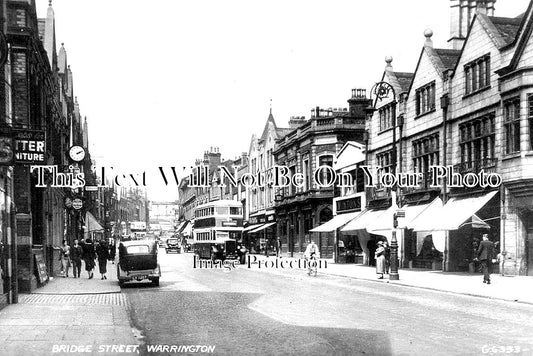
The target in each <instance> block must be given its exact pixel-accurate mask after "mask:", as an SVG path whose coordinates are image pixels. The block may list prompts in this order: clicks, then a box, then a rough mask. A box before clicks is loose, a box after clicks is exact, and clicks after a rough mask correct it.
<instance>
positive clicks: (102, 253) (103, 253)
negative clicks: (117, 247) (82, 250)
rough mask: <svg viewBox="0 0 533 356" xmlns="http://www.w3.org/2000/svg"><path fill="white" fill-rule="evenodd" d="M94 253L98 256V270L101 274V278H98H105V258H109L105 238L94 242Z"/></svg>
mask: <svg viewBox="0 0 533 356" xmlns="http://www.w3.org/2000/svg"><path fill="white" fill-rule="evenodd" d="M96 255H97V256H98V270H99V271H100V274H101V275H102V278H100V279H107V277H106V275H105V274H106V273H107V260H108V259H109V248H108V247H107V243H106V241H105V240H100V242H98V243H97V244H96Z"/></svg>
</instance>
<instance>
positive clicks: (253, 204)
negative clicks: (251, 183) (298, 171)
mask: <svg viewBox="0 0 533 356" xmlns="http://www.w3.org/2000/svg"><path fill="white" fill-rule="evenodd" d="M289 130H290V129H287V128H281V127H278V126H277V125H276V121H275V120H274V116H273V115H272V109H270V113H269V115H268V118H267V121H266V123H265V126H264V128H263V132H262V133H261V136H259V137H258V136H256V135H253V136H252V139H251V142H250V151H249V160H250V164H249V165H248V173H251V174H253V175H263V176H265V177H267V176H268V175H269V174H271V172H272V169H273V167H274V165H275V160H274V155H273V152H274V149H275V145H276V141H277V140H278V139H280V138H281V137H282V136H283V135H284V134H285V133H287V132H288V131H289ZM246 206H247V209H246V210H247V214H246V219H247V221H248V224H247V225H246V227H245V228H244V229H245V235H246V242H245V243H246V246H247V248H248V249H249V250H250V251H252V252H255V253H265V254H268V253H271V254H272V253H276V252H277V250H278V249H279V242H278V239H277V234H276V232H277V230H276V214H275V213H276V212H275V189H274V188H273V187H272V186H270V185H266V186H264V185H263V186H259V187H249V188H247V189H246Z"/></svg>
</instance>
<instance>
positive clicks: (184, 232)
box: [181, 220, 192, 236]
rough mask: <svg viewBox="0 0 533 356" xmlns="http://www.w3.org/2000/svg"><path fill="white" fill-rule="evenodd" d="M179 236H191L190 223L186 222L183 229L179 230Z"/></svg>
mask: <svg viewBox="0 0 533 356" xmlns="http://www.w3.org/2000/svg"><path fill="white" fill-rule="evenodd" d="M181 234H182V235H183V236H192V221H190V220H189V221H187V224H186V225H185V227H184V228H182V229H181Z"/></svg>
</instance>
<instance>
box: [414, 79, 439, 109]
mask: <svg viewBox="0 0 533 356" xmlns="http://www.w3.org/2000/svg"><path fill="white" fill-rule="evenodd" d="M433 110H435V81H433V82H431V83H429V84H426V85H424V86H422V87H420V88H418V89H417V90H416V115H417V116H419V115H423V114H425V113H427V112H430V111H433Z"/></svg>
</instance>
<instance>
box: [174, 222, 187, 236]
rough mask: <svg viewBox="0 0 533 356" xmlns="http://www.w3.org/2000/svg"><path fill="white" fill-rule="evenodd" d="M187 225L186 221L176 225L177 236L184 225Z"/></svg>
mask: <svg viewBox="0 0 533 356" xmlns="http://www.w3.org/2000/svg"><path fill="white" fill-rule="evenodd" d="M186 223H187V221H182V222H181V223H180V224H179V225H178V228H177V229H176V232H177V233H178V234H179V233H180V232H181V230H183V228H184V227H185V224H186Z"/></svg>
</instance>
